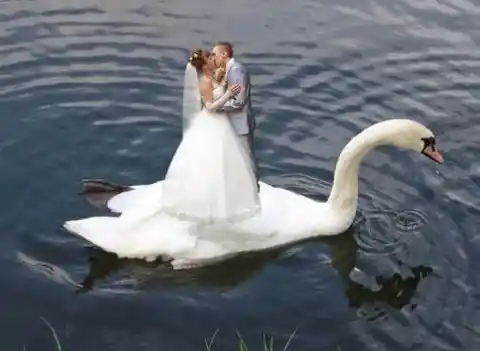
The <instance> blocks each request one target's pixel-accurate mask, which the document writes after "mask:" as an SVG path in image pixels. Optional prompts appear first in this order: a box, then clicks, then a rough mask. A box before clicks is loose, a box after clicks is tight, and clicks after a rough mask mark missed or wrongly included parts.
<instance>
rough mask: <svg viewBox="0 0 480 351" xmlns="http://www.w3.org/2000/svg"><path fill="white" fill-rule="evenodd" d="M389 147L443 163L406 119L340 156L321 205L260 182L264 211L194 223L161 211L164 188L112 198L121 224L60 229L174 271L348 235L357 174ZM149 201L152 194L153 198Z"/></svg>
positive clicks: (113, 220) (425, 134)
mask: <svg viewBox="0 0 480 351" xmlns="http://www.w3.org/2000/svg"><path fill="white" fill-rule="evenodd" d="M383 145H392V146H396V147H398V148H401V149H406V150H412V151H416V152H418V153H421V154H423V155H425V156H427V157H428V158H430V159H431V160H433V161H435V162H436V163H443V156H442V155H441V153H440V152H439V151H438V149H437V145H436V140H435V136H434V134H433V133H432V131H430V130H429V129H428V128H427V127H425V126H424V125H422V124H421V123H418V122H416V121H413V120H409V119H390V120H386V121H382V122H378V123H375V124H373V125H371V126H369V127H367V128H366V129H364V130H363V131H361V132H360V133H359V134H357V135H356V136H354V137H353V138H352V139H351V140H350V141H349V142H348V144H347V145H346V146H345V147H344V149H343V150H342V152H341V154H340V156H339V157H338V160H337V163H336V166H335V172H334V179H333V186H332V189H331V193H330V195H329V197H328V199H327V201H326V202H319V201H314V200H312V199H310V198H307V197H305V196H302V195H299V194H296V193H294V192H292V191H289V190H286V189H282V188H279V187H275V186H272V185H269V184H267V183H265V182H262V181H261V182H260V201H261V204H262V211H261V212H260V213H259V214H257V215H256V216H254V217H252V218H249V219H245V220H242V221H240V222H234V223H227V224H225V223H224V224H198V223H193V222H189V221H187V220H181V219H178V218H175V217H171V216H169V215H168V214H165V213H163V212H162V211H161V209H160V210H159V205H158V204H159V203H160V199H161V196H162V181H159V182H156V183H152V184H147V185H137V186H134V187H132V188H131V190H128V191H125V192H122V193H120V194H118V195H116V196H114V197H112V198H111V199H110V200H109V202H108V207H109V208H110V209H111V210H112V211H113V212H116V213H118V214H119V216H118V217H105V216H103V217H91V218H86V219H79V220H71V221H67V222H65V223H64V227H65V229H66V230H67V231H69V232H71V233H73V234H76V235H78V236H80V237H82V238H83V239H85V240H87V241H89V242H91V243H92V244H94V245H95V246H97V247H99V248H101V249H103V250H105V251H107V252H111V253H115V254H117V256H119V257H120V258H135V259H145V260H149V261H150V260H155V259H156V258H158V257H162V258H163V259H168V260H169V261H171V264H172V266H173V268H174V269H181V268H185V267H191V266H193V265H198V264H201V263H204V262H211V261H215V260H218V259H222V258H225V257H230V256H232V255H235V254H239V253H242V252H246V251H257V250H264V249H269V248H273V247H278V246H282V245H286V244H290V243H295V242H298V241H302V240H304V239H307V238H309V237H314V236H327V235H336V234H340V233H343V232H344V231H346V230H347V229H348V228H349V227H350V226H351V224H352V222H353V221H354V219H355V215H356V211H357V199H358V173H359V168H360V164H361V162H362V159H363V158H364V157H365V156H366V154H367V153H368V152H369V151H371V150H372V149H374V148H376V147H379V146H383ZM152 194H154V195H152Z"/></svg>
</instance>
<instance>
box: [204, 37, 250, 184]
mask: <svg viewBox="0 0 480 351" xmlns="http://www.w3.org/2000/svg"><path fill="white" fill-rule="evenodd" d="M211 58H212V59H213V62H214V63H215V66H216V67H217V68H223V69H224V70H225V74H226V76H227V85H229V86H230V85H232V84H240V85H241V86H242V90H241V91H240V93H239V94H238V95H236V96H235V97H233V98H232V99H231V100H230V101H228V102H227V103H226V104H225V105H224V107H223V108H221V109H220V110H221V111H222V112H225V113H227V114H228V117H229V119H230V122H231V123H232V126H233V129H234V130H235V131H236V133H237V135H238V137H239V140H240V143H241V144H242V146H243V148H244V149H245V151H246V152H247V154H248V155H250V159H251V161H252V165H253V170H254V172H255V177H256V179H257V185H258V164H257V160H256V158H255V152H254V145H253V141H254V136H253V133H254V131H255V126H256V125H255V116H254V115H253V111H252V103H251V100H250V75H249V74H248V71H247V69H246V68H245V66H243V65H242V64H241V63H240V62H238V61H236V60H235V58H234V57H233V46H232V44H230V43H229V42H218V43H217V44H215V46H214V47H213V49H212V52H211Z"/></svg>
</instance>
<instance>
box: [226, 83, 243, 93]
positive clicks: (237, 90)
mask: <svg viewBox="0 0 480 351" xmlns="http://www.w3.org/2000/svg"><path fill="white" fill-rule="evenodd" d="M228 90H230V92H231V93H232V95H237V94H238V93H240V91H241V90H242V86H241V85H240V84H233V85H231V86H230V87H228Z"/></svg>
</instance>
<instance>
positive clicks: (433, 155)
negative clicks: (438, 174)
mask: <svg viewBox="0 0 480 351" xmlns="http://www.w3.org/2000/svg"><path fill="white" fill-rule="evenodd" d="M423 154H424V155H425V156H427V157H428V158H430V159H432V160H434V161H435V162H436V163H443V156H442V154H441V153H440V152H439V151H438V150H436V148H435V149H434V148H432V146H431V145H429V146H427V147H426V148H425V149H424V150H423Z"/></svg>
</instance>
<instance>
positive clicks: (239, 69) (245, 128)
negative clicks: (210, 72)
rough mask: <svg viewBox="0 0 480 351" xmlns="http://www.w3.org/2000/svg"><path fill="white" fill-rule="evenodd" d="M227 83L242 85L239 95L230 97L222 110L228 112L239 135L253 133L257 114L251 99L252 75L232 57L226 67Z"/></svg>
mask: <svg viewBox="0 0 480 351" xmlns="http://www.w3.org/2000/svg"><path fill="white" fill-rule="evenodd" d="M226 75H227V84H228V85H229V86H230V85H232V84H240V85H242V90H241V91H240V93H239V94H238V95H236V96H235V97H233V98H232V99H230V100H229V101H228V102H227V103H226V104H225V105H224V106H223V107H222V108H221V109H220V110H221V111H223V112H226V113H227V115H228V118H229V119H230V122H231V123H232V126H233V129H234V130H235V131H236V132H237V134H239V135H246V134H248V133H252V132H253V131H254V129H255V116H254V114H253V111H252V102H251V99H250V91H251V85H250V75H249V74H248V71H247V69H246V67H245V66H243V65H242V64H241V63H240V62H237V61H236V60H235V59H234V58H231V59H230V61H229V62H228V64H227V67H226Z"/></svg>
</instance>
